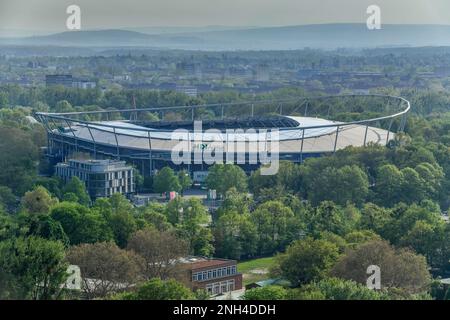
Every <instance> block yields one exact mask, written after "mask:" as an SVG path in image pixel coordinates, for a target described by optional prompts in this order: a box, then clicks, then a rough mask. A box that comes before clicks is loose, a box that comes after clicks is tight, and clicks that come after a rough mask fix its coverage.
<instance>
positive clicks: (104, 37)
mask: <svg viewBox="0 0 450 320" xmlns="http://www.w3.org/2000/svg"><path fill="white" fill-rule="evenodd" d="M142 30H145V28H142ZM152 30H153V31H155V29H152ZM175 30H176V31H177V32H174V31H175ZM193 30H194V31H193ZM178 31H179V30H178V29H172V30H171V32H162V33H160V34H148V33H144V32H136V31H130V30H96V31H92V30H89V31H72V32H63V33H57V34H53V35H47V36H35V37H25V38H3V39H0V45H1V44H3V45H6V44H9V45H40V46H42V45H51V46H73V47H127V46H134V47H149V48H170V49H188V50H289V49H303V48H305V47H310V48H321V49H335V48H342V47H346V48H374V47H408V46H414V47H418V46H449V45H450V26H441V25H383V28H382V29H381V30H373V31H371V30H368V29H367V27H366V25H365V24H321V25H320V24H319V25H305V26H289V27H260V28H244V29H236V28H232V29H226V30H220V29H219V30H217V31H216V30H214V29H213V31H211V29H209V31H203V30H202V29H192V28H188V29H187V30H186V32H178ZM149 32H150V29H149Z"/></svg>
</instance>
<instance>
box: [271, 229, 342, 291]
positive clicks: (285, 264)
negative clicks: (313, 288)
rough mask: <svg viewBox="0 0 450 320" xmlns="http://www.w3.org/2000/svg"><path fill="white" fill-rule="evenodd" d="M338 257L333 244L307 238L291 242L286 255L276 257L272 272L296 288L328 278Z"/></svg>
mask: <svg viewBox="0 0 450 320" xmlns="http://www.w3.org/2000/svg"><path fill="white" fill-rule="evenodd" d="M338 256H339V250H338V248H337V247H336V246H335V245H334V244H333V243H331V242H328V241H325V240H314V239H312V238H310V237H308V238H305V239H303V240H297V241H295V242H293V243H292V244H291V245H290V246H289V247H288V248H287V250H286V253H284V254H280V255H278V256H277V257H276V263H277V266H276V267H275V271H274V272H275V273H279V274H280V275H281V276H282V277H283V278H285V279H287V280H289V281H291V283H292V284H293V285H294V286H298V285H300V284H305V283H309V282H311V281H318V280H321V279H323V278H325V277H326V276H328V274H329V272H330V270H331V268H332V267H333V265H334V264H335V262H336V260H337V259H338Z"/></svg>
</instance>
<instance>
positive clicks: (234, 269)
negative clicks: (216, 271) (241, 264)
mask: <svg viewBox="0 0 450 320" xmlns="http://www.w3.org/2000/svg"><path fill="white" fill-rule="evenodd" d="M236 273H237V272H236V266H232V267H231V274H236Z"/></svg>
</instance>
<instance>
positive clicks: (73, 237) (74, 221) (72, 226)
mask: <svg viewBox="0 0 450 320" xmlns="http://www.w3.org/2000/svg"><path fill="white" fill-rule="evenodd" d="M51 216H52V218H53V219H55V220H56V221H59V222H60V223H61V225H62V227H63V229H64V232H65V233H66V234H67V236H68V237H69V240H70V244H71V245H76V244H80V243H95V242H99V241H109V240H112V239H113V234H112V232H111V229H110V228H109V226H108V223H107V221H106V220H105V218H104V217H103V216H102V215H101V214H100V213H98V212H96V210H90V209H89V208H87V207H85V206H82V205H80V204H77V203H72V202H61V203H59V204H57V205H55V206H54V207H53V208H52V210H51Z"/></svg>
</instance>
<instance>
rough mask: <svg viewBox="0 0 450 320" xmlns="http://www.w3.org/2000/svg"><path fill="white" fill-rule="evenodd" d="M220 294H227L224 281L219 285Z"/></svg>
mask: <svg viewBox="0 0 450 320" xmlns="http://www.w3.org/2000/svg"><path fill="white" fill-rule="evenodd" d="M220 292H221V293H224V292H227V282H226V281H225V282H221V283H220Z"/></svg>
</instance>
